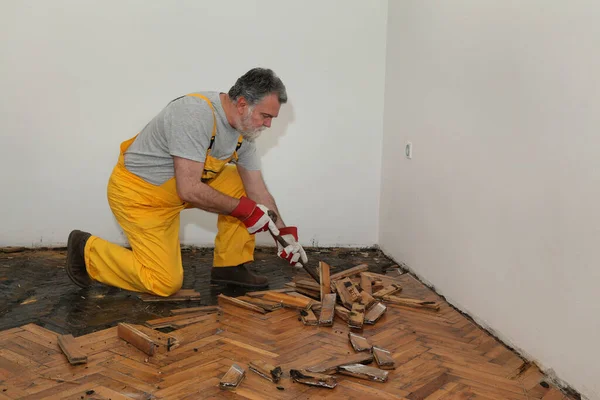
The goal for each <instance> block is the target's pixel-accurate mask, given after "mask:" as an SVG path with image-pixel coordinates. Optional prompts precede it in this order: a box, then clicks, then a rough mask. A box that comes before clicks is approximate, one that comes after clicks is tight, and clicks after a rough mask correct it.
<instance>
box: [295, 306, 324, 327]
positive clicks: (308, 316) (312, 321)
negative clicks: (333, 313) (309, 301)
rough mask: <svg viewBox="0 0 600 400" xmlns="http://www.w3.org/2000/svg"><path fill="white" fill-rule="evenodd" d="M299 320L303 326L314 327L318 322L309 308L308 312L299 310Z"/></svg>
mask: <svg viewBox="0 0 600 400" xmlns="http://www.w3.org/2000/svg"><path fill="white" fill-rule="evenodd" d="M300 318H301V319H302V323H303V324H304V325H309V326H316V325H318V324H319V320H318V319H317V317H316V316H315V313H314V312H313V311H312V310H311V309H310V308H309V309H308V310H300Z"/></svg>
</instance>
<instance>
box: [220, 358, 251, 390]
mask: <svg viewBox="0 0 600 400" xmlns="http://www.w3.org/2000/svg"><path fill="white" fill-rule="evenodd" d="M245 376H246V371H245V370H244V369H243V368H242V367H240V366H239V365H237V364H233V365H232V366H231V367H230V368H229V371H227V372H226V373H225V375H223V377H222V378H221V380H220V381H219V388H221V389H223V390H233V389H235V388H237V387H238V385H239V384H240V383H241V382H242V380H243V379H244V377H245Z"/></svg>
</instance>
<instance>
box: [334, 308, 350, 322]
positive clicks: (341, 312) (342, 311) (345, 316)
mask: <svg viewBox="0 0 600 400" xmlns="http://www.w3.org/2000/svg"><path fill="white" fill-rule="evenodd" d="M335 315H337V316H338V317H339V318H340V319H341V320H342V321H344V322H348V321H349V320H350V310H348V309H347V308H344V307H342V306H335Z"/></svg>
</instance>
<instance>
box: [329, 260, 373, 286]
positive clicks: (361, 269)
mask: <svg viewBox="0 0 600 400" xmlns="http://www.w3.org/2000/svg"><path fill="white" fill-rule="evenodd" d="M368 270H369V266H368V265H367V264H359V265H357V266H356V267H352V268H350V269H347V270H345V271H341V272H338V273H337V274H333V275H331V276H330V277H329V279H330V280H331V281H332V282H333V281H335V280H338V279H343V278H347V277H350V276H352V275H358V274H360V273H361V272H365V271H368Z"/></svg>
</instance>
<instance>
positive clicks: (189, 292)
mask: <svg viewBox="0 0 600 400" xmlns="http://www.w3.org/2000/svg"><path fill="white" fill-rule="evenodd" d="M138 298H139V299H140V300H142V301H146V302H157V301H161V302H162V301H199V300H200V293H198V292H196V291H195V290H193V289H181V290H180V291H178V292H177V293H175V294H172V295H171V296H168V297H162V296H156V295H153V294H150V293H140V294H138Z"/></svg>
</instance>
